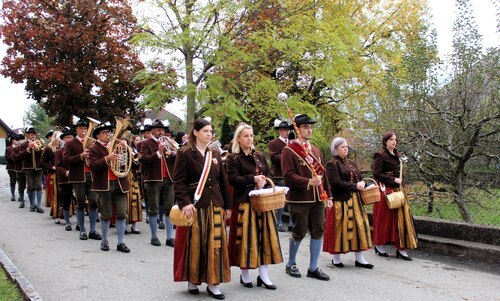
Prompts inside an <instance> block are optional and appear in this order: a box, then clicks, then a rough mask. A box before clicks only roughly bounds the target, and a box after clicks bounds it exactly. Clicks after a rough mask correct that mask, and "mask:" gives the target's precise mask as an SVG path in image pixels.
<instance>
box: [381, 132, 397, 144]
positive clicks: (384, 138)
mask: <svg viewBox="0 0 500 301" xmlns="http://www.w3.org/2000/svg"><path fill="white" fill-rule="evenodd" d="M392 136H396V138H397V137H398V136H397V135H396V133H394V132H392V131H388V132H386V133H385V134H384V136H382V145H383V146H384V147H387V141H388V140H389V139H391V137H392ZM397 142H398V139H396V143H397ZM396 145H397V144H396Z"/></svg>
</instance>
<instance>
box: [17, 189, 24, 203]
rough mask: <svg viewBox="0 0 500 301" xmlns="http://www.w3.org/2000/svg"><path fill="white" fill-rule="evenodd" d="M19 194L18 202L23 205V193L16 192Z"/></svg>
mask: <svg viewBox="0 0 500 301" xmlns="http://www.w3.org/2000/svg"><path fill="white" fill-rule="evenodd" d="M18 193H19V201H20V202H22V203H24V191H18Z"/></svg>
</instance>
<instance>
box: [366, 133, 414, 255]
mask: <svg viewBox="0 0 500 301" xmlns="http://www.w3.org/2000/svg"><path fill="white" fill-rule="evenodd" d="M397 144H398V140H397V137H396V134H394V132H387V133H385V134H384V136H383V137H382V148H381V149H380V150H379V151H378V152H376V153H375V154H374V155H373V165H372V171H373V177H374V178H375V180H377V181H379V182H380V183H381V184H383V185H385V187H386V191H385V194H390V193H392V192H395V191H401V190H402V189H403V187H402V184H403V178H402V176H403V175H402V174H400V171H401V164H403V163H402V162H401V160H400V158H399V157H400V155H399V152H398V150H397V149H396V146H397ZM373 244H374V245H375V253H376V254H378V255H380V256H382V257H388V256H389V255H388V254H387V252H386V251H385V248H384V245H386V244H393V245H394V246H396V249H397V251H396V257H398V258H400V257H401V258H402V259H404V260H408V261H410V260H411V257H410V256H408V253H407V252H406V250H407V249H415V248H416V247H417V245H418V238H417V234H416V232H415V227H414V225H413V217H412V215H411V210H410V205H409V204H408V202H407V201H405V203H404V205H403V206H402V207H401V208H396V209H389V207H388V206H387V203H386V200H385V195H384V193H381V197H380V202H377V203H375V204H374V205H373Z"/></svg>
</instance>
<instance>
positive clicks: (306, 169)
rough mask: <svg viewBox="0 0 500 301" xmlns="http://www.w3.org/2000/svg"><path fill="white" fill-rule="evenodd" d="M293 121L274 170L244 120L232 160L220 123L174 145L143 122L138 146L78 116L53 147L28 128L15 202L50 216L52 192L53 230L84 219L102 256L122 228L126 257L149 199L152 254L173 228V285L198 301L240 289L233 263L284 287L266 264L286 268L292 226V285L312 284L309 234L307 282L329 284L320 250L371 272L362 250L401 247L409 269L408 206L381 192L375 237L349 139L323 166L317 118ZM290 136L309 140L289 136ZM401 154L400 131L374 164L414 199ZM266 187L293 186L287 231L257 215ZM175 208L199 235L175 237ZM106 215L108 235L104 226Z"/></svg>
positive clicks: (161, 130) (53, 139)
mask: <svg viewBox="0 0 500 301" xmlns="http://www.w3.org/2000/svg"><path fill="white" fill-rule="evenodd" d="M293 121H294V126H295V127H292V126H291V124H290V123H289V122H287V121H280V120H276V121H275V124H274V128H275V129H276V130H277V135H278V137H277V138H275V139H273V140H272V141H270V142H269V145H268V147H269V149H268V151H269V156H270V160H271V167H270V166H269V164H268V162H267V159H266V158H265V156H264V155H263V154H262V153H261V152H257V151H256V150H255V149H254V133H253V128H252V127H251V126H250V125H248V124H244V123H241V124H240V125H238V127H237V129H236V131H235V133H234V137H233V140H232V143H231V144H230V145H229V150H228V151H227V152H226V151H223V150H222V149H221V148H220V147H213V146H214V143H213V142H214V137H213V128H212V125H211V123H210V120H209V119H202V118H199V119H197V120H195V121H194V123H193V128H192V129H191V131H190V132H189V133H187V134H186V133H184V132H179V133H178V134H177V135H176V137H175V139H174V138H173V137H172V132H171V131H170V130H169V126H168V123H165V122H163V121H161V120H159V119H155V120H153V121H151V120H145V122H144V125H143V126H141V135H142V137H141V136H137V135H132V136H131V137H130V139H129V141H127V140H126V139H125V138H122V137H116V138H115V137H113V135H112V131H113V129H114V126H112V125H111V124H110V123H109V122H100V123H98V124H97V125H96V126H94V127H92V129H91V131H89V125H88V124H87V122H86V121H85V120H83V119H79V118H74V120H73V125H72V126H71V127H69V126H68V127H65V128H64V129H62V130H61V131H56V132H52V131H51V132H49V133H47V135H46V136H45V137H46V138H47V139H49V142H48V143H47V144H46V145H44V142H43V140H41V139H39V138H38V137H37V132H36V130H35V129H34V128H33V127H27V128H26V129H25V131H24V135H23V134H19V135H15V136H12V137H10V138H9V139H10V141H11V143H12V145H11V146H9V147H8V148H7V149H6V154H5V157H6V159H7V170H8V174H9V177H10V190H11V201H12V202H15V201H16V197H15V190H16V185H17V191H18V197H17V201H18V203H19V208H24V207H25V206H26V205H25V203H26V201H29V209H30V211H32V212H38V213H43V212H44V210H43V209H42V187H43V185H44V184H43V183H45V189H46V193H45V196H46V198H45V206H46V207H50V216H51V217H52V218H54V221H55V223H57V224H58V223H60V219H64V222H65V229H66V230H67V231H71V230H72V223H71V217H72V215H73V214H75V213H76V220H77V222H76V230H77V231H79V239H81V240H87V239H93V240H99V241H101V246H100V247H101V250H102V251H109V249H110V247H109V238H108V230H109V228H110V226H111V225H115V227H116V230H117V234H118V235H117V236H118V238H117V244H116V246H117V247H116V249H117V250H118V251H121V252H124V253H128V252H130V249H129V248H128V247H127V245H126V244H125V243H124V234H125V233H126V231H127V230H126V225H127V224H131V225H132V226H131V231H130V232H129V233H133V234H139V233H140V231H139V229H138V228H137V223H138V222H141V221H142V215H143V214H142V203H143V200H144V203H145V208H146V221H147V222H148V223H149V228H150V235H151V241H150V242H151V245H153V246H161V242H160V239H159V238H158V233H157V230H158V228H161V229H165V230H166V241H165V244H166V245H167V246H170V247H174V271H173V273H174V281H186V282H187V283H188V292H189V293H190V294H193V295H197V294H199V288H198V286H199V285H200V284H202V283H207V288H206V290H207V293H208V294H209V295H210V296H212V297H213V298H215V299H224V298H225V296H224V294H223V293H222V292H221V291H220V288H219V284H221V283H225V282H229V281H230V280H231V279H230V278H231V276H230V275H231V273H230V267H231V266H236V267H239V268H240V277H239V282H240V283H241V285H242V286H243V287H245V288H252V287H253V282H252V276H251V274H250V270H253V269H258V276H257V278H256V279H257V280H256V284H257V286H258V287H264V288H266V289H270V290H275V289H276V288H277V286H276V285H275V284H274V283H273V282H272V280H271V277H270V275H269V272H268V266H269V265H271V264H279V263H282V262H283V261H284V258H283V256H282V250H281V247H282V246H281V245H280V242H279V235H278V232H284V231H287V230H288V229H289V228H290V229H291V238H290V240H289V245H288V246H286V247H287V248H288V251H289V252H288V254H289V257H288V259H287V260H286V265H285V272H286V273H287V274H288V275H290V276H291V277H294V278H301V277H302V273H301V271H300V269H299V266H298V265H297V262H296V256H297V253H298V251H299V248H300V245H301V242H302V240H303V239H304V237H305V236H306V235H307V233H309V234H310V236H311V239H310V244H309V259H310V260H309V266H308V267H307V273H306V276H307V277H310V278H314V279H318V280H324V281H328V280H329V279H330V277H329V276H328V275H327V274H325V273H324V272H323V271H322V270H321V269H320V268H319V263H318V260H319V256H320V253H321V251H324V252H328V253H330V254H332V257H333V258H332V264H333V266H335V267H337V268H342V267H343V266H344V265H343V263H342V260H341V257H340V255H341V254H345V253H349V252H353V253H354V255H355V266H356V267H360V268H366V269H372V268H373V267H374V266H373V265H372V264H370V263H369V262H368V261H367V260H366V259H365V257H364V256H363V252H364V251H366V250H369V249H371V248H372V246H373V247H374V251H375V253H376V254H377V255H379V256H382V257H388V256H389V254H388V253H387V251H386V250H385V248H384V245H387V244H391V245H394V246H395V247H396V249H397V251H396V256H397V258H402V259H404V260H407V261H411V257H410V256H409V255H408V254H407V252H406V251H407V250H408V249H414V248H416V247H417V245H418V239H417V236H416V233H415V229H414V226H413V219H412V215H411V211H410V207H409V205H408V203H407V202H406V203H405V204H404V205H403V206H402V207H401V208H397V209H389V207H388V205H387V204H386V201H385V199H384V194H381V197H380V198H381V200H380V201H379V202H376V203H374V204H373V225H372V226H373V238H372V234H371V231H370V225H369V221H368V217H367V213H366V210H365V206H364V205H363V203H362V201H361V196H360V192H361V191H362V190H363V189H365V187H366V181H365V179H364V178H363V176H362V174H361V173H360V171H359V169H358V168H357V166H356V164H355V163H354V161H352V160H351V159H349V158H348V152H349V148H348V145H347V140H346V139H345V138H341V137H337V138H335V139H333V141H332V143H331V148H330V150H331V152H332V155H333V159H332V160H330V161H329V162H324V160H323V158H322V156H321V153H320V151H319V149H318V148H317V147H316V146H314V145H311V144H310V139H311V137H312V133H313V130H314V124H315V123H316V121H314V120H312V119H311V118H310V117H309V116H307V115H306V114H300V115H297V116H295V118H294V120H293ZM292 128H295V130H296V131H298V132H297V133H296V136H297V137H299V138H300V139H289V137H290V131H291V129H292ZM116 139H120V140H121V141H118V144H121V145H123V146H124V147H127V148H129V149H130V150H131V153H132V155H133V160H132V166H131V168H130V172H127V173H126V174H125V175H121V174H118V175H117V173H116V172H115V171H114V170H113V168H112V166H113V164H114V163H116V162H120V161H123V158H122V156H123V155H121V154H119V153H116V152H113V151H112V150H110V148H114V147H115V145H116V144H117V143H115V142H116ZM396 147H397V137H396V134H395V133H393V132H387V133H386V134H384V136H383V138H382V145H381V148H380V150H379V151H377V152H376V153H375V154H374V156H373V164H372V172H373V177H374V178H375V180H377V181H378V182H379V183H381V184H385V187H386V191H385V193H387V194H388V193H390V192H393V191H404V189H403V180H402V176H403V175H402V166H401V164H402V162H401V160H400V159H399V156H400V154H399V153H398V151H397V148H396ZM225 155H227V156H225ZM43 178H45V181H43ZM266 178H270V179H273V181H274V183H275V184H276V185H278V186H287V187H289V191H288V193H287V195H286V204H287V205H286V206H287V208H288V211H289V216H290V218H289V221H290V223H289V226H288V225H284V224H283V220H282V214H283V208H281V209H278V210H276V211H274V210H271V211H266V212H256V211H254V210H253V209H252V206H251V205H250V197H249V192H250V191H251V190H254V189H260V188H264V187H265V186H267V185H268V182H267V180H266ZM381 186H382V185H381ZM25 191H26V195H25ZM26 197H27V199H26ZM174 204H177V205H178V206H179V208H180V209H181V210H182V213H183V214H184V215H185V216H186V217H188V218H190V217H194V222H193V224H192V225H191V226H177V227H176V232H175V235H174V227H173V225H172V223H171V222H170V219H169V213H170V209H171V208H172V207H173V206H174ZM85 211H87V214H86V212H85ZM98 212H99V213H100V216H99V213H98ZM86 215H88V219H89V222H88V226H89V229H88V232H87V228H86V226H85V216H86ZM99 217H100V226H101V227H100V231H101V233H99V232H98V231H97V229H96V222H97V221H98V219H99ZM226 224H227V225H228V226H229V235H227V232H226ZM174 236H175V237H174Z"/></svg>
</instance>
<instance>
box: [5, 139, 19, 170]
mask: <svg viewBox="0 0 500 301" xmlns="http://www.w3.org/2000/svg"><path fill="white" fill-rule="evenodd" d="M13 152H14V147H13V146H12V145H11V146H9V147H7V148H6V149H5V160H7V166H6V169H7V170H11V171H15V170H16V162H15V161H14V158H13Z"/></svg>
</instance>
